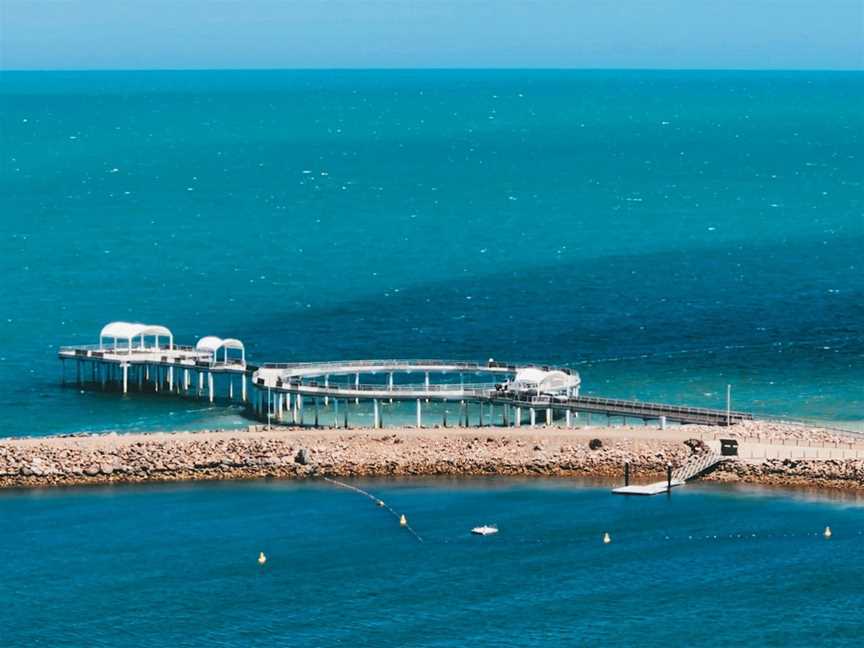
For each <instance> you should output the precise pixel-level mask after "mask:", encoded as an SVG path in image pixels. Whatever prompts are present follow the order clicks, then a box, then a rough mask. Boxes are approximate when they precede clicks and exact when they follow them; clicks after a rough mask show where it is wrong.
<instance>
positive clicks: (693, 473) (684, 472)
mask: <svg viewBox="0 0 864 648" xmlns="http://www.w3.org/2000/svg"><path fill="white" fill-rule="evenodd" d="M723 459H724V457H722V456H721V455H719V454H717V453H715V452H710V451H709V452H705V453H702V454H698V455H693V456H692V457H690V458H689V459H688V460H687V461H686V462H685V463H683V464H682V465H680V466H678V468H676V469H675V470H673V471H672V481H673V482H676V481H677V482H682V483H683V482H686V481H689V480H691V479H693V478H694V477H698V476H699V475H701V474H702V473H704V472H705V471H706V470H708V469H709V468H711V467H712V466H715V465H717V464H718V463H720V462H721V461H723Z"/></svg>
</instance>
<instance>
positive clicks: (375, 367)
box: [58, 322, 753, 428]
mask: <svg viewBox="0 0 864 648" xmlns="http://www.w3.org/2000/svg"><path fill="white" fill-rule="evenodd" d="M58 357H59V359H60V361H61V363H62V369H61V375H62V381H63V382H64V383H67V384H69V383H73V381H72V379H70V378H69V377H68V376H67V363H69V364H71V365H73V366H74V369H75V374H74V384H75V385H76V386H78V387H80V388H84V387H94V388H96V389H102V390H112V391H119V392H121V393H122V394H127V395H128V394H130V393H134V392H150V393H159V394H166V395H175V396H180V397H190V398H201V399H207V400H208V401H209V402H211V403H212V402H214V401H215V400H216V399H217V398H219V399H220V400H222V399H225V398H227V400H228V401H229V402H233V403H241V404H243V405H244V406H245V409H246V412H247V414H248V415H249V416H251V417H253V418H255V419H257V420H260V421H266V422H267V423H268V424H269V423H277V424H292V425H308V424H309V423H312V425H314V426H315V427H318V426H319V425H320V424H321V418H322V414H323V413H324V412H327V415H328V418H329V417H331V416H332V419H330V420H332V426H334V427H339V426H340V424H343V425H344V426H345V427H347V418H346V417H347V410H348V406H349V405H354V406H360V405H361V403H362V404H364V405H365V406H371V410H372V426H373V427H375V428H380V427H382V426H383V421H382V404H383V403H394V402H403V403H405V402H410V403H413V405H414V410H415V412H416V414H415V416H416V426H417V427H418V428H421V427H423V426H424V415H425V414H426V413H427V412H428V411H429V404H430V403H438V404H442V403H443V404H445V408H444V414H443V419H442V420H441V421H436V423H435V424H436V425H437V424H443V426H445V427H446V426H447V423H448V422H447V418H446V416H447V414H446V412H447V408H446V405H450V406H455V407H456V408H457V411H458V414H457V416H458V421H457V422H456V423H457V424H458V425H464V426H465V427H468V426H470V425H472V424H476V425H477V426H479V427H483V426H493V425H494V426H499V425H500V426H505V427H509V426H512V427H520V426H523V425H528V426H532V427H534V426H536V425H538V424H541V425H542V424H545V425H552V424H553V423H554V422H555V421H558V422H559V424H560V423H563V424H564V426H566V427H568V428H569V427H572V426H573V425H575V423H576V420H577V419H578V418H580V417H583V420H584V422H585V424H586V425H591V423H592V416H595V417H596V416H601V417H605V419H606V420H605V422H606V423H607V424H608V423H609V422H610V421H611V420H612V419H613V417H619V418H620V420H621V421H622V422H623V423H626V422H627V421H628V420H638V421H641V422H645V423H648V422H655V423H657V424H659V426H660V427H661V428H665V427H666V425H667V423H677V424H682V425H686V424H695V425H714V426H728V425H733V424H735V423H738V422H740V421H744V420H752V418H753V415H752V414H749V413H746V412H739V411H733V410H731V409H730V408H729V407H727V408H726V409H710V408H699V407H685V406H680V405H671V404H664V403H652V402H644V401H639V400H622V399H614V398H602V397H597V396H583V395H580V393H579V390H580V387H581V378H580V376H579V374H578V372H576V371H574V370H572V369H571V368H569V367H555V366H549V365H537V364H516V363H505V362H499V361H495V360H493V359H489V360H488V361H486V362H467V361H450V360H439V359H426V360H424V359H419V360H398V359H389V360H388V359H382V360H342V361H326V362H297V363H284V362H283V363H279V362H275V363H274V362H267V363H262V364H251V363H248V362H247V359H246V353H245V345H244V344H243V342H242V341H240V340H238V339H236V338H221V337H217V336H205V337H202V338H201V339H199V340H198V341H197V342H196V343H195V344H194V345H178V344H175V342H174V335H173V333H172V332H171V330H170V329H169V328H167V327H165V326H162V325H151V324H141V323H130V322H111V323H109V324H107V325H106V326H104V327H103V328H102V330H101V331H100V333H99V338H98V344H90V345H72V346H63V347H60V349H59V352H58ZM340 406H341V407H342V414H343V418H342V420H340V416H339V413H340ZM439 409H440V407H439ZM310 410H311V414H310ZM424 410H426V412H424ZM310 419H311V420H310ZM451 422H452V421H451ZM427 423H428V421H427Z"/></svg>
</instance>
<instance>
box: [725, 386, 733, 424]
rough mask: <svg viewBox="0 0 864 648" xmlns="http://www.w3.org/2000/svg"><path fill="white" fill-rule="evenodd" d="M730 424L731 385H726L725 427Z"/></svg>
mask: <svg viewBox="0 0 864 648" xmlns="http://www.w3.org/2000/svg"><path fill="white" fill-rule="evenodd" d="M731 424H732V385H726V427H729V426H730V425H731Z"/></svg>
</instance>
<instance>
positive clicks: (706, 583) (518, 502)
mask: <svg viewBox="0 0 864 648" xmlns="http://www.w3.org/2000/svg"><path fill="white" fill-rule="evenodd" d="M359 483H360V485H361V486H364V487H365V488H367V489H369V490H370V491H371V492H372V493H374V494H375V495H376V496H380V497H382V498H383V499H384V500H385V501H386V502H387V503H388V504H389V505H391V506H392V507H393V508H394V509H395V510H396V511H398V512H402V513H404V514H405V515H406V516H407V519H408V521H409V523H410V524H411V526H412V527H413V528H414V529H415V530H416V531H417V533H418V534H419V536H420V538H421V539H422V542H420V541H418V540H417V539H416V538H415V537H414V536H412V535H411V534H410V533H409V532H408V531H407V530H405V529H402V528H400V527H399V524H398V522H397V521H396V519H395V518H394V517H393V516H392V515H390V513H389V512H387V511H386V510H384V509H381V508H378V507H376V506H375V505H374V504H372V503H371V502H370V501H369V500H368V499H366V498H365V497H363V496H361V495H358V494H356V493H352V492H350V491H347V490H344V489H339V488H336V487H333V486H330V485H328V484H323V483H320V482H317V483H285V482H283V483H279V482H270V483H264V482H261V483H244V484H211V485H208V484H196V485H176V486H147V487H123V488H104V489H103V488H81V489H70V490H67V491H63V490H56V491H45V492H20V493H9V492H7V493H5V494H0V509H2V511H3V513H4V515H3V516H2V517H0V520H2V521H0V525H2V526H0V531H2V532H0V555H2V556H3V558H4V577H3V579H0V601H2V606H0V619H2V621H3V624H2V630H0V632H2V643H3V645H8V646H38V645H45V646H81V645H87V646H121V645H123V646H129V645H134V646H146V647H148V648H149V647H152V648H156V647H162V646H165V647H169V646H170V647H173V646H205V645H206V646H225V647H229V646H273V645H292V646H339V645H345V646H382V647H383V646H436V647H442V648H443V647H448V646H454V647H455V646H467V645H471V646H585V645H591V644H595V643H596V644H603V645H627V646H630V645H634V644H638V645H640V646H646V647H648V646H709V645H710V646H717V645H724V646H732V645H759V646H763V645H764V646H814V645H818V646H842V645H856V644H857V643H858V642H859V640H860V636H861V628H862V624H861V619H860V615H859V614H858V610H860V608H861V606H862V604H864V595H862V592H861V587H860V583H861V578H862V576H864V571H862V568H861V565H860V560H859V557H860V547H861V542H862V532H864V516H862V508H861V502H860V501H858V500H843V499H840V500H836V501H831V500H820V499H816V498H809V499H808V498H807V497H805V496H801V495H799V496H786V495H785V494H781V493H767V492H752V491H735V490H728V489H712V488H707V487H694V486H687V487H685V488H682V489H676V490H675V491H674V493H673V494H672V496H671V497H668V498H667V497H665V496H662V497H649V498H625V497H617V496H614V495H610V494H609V492H608V490H606V489H599V488H597V487H590V486H585V485H578V484H574V483H572V482H566V481H562V482H558V481H554V480H535V481H530V480H529V481H522V482H520V481H509V480H498V479H492V480H480V479H478V480H467V481H455V480H454V481H450V480H444V479H438V480H433V481H425V480H418V481H400V482H387V481H380V482H375V481H369V482H359ZM10 518H11V519H12V520H20V521H21V522H20V523H11V524H10V523H8V520H10ZM484 523H497V524H498V527H499V529H500V530H499V533H498V534H497V535H495V536H488V537H477V536H472V535H470V533H469V530H470V529H471V528H472V527H474V526H476V525H478V524H484ZM826 526H830V527H831V530H832V533H833V536H832V537H831V539H830V540H826V539H825V538H824V537H823V530H824V528H825V527H826ZM607 532H608V533H609V534H610V537H611V540H612V542H611V543H610V544H608V545H604V544H603V542H602V537H603V534H604V533H607ZM261 551H263V552H264V553H265V555H266V557H267V562H266V564H265V565H263V566H260V565H259V564H258V562H257V558H258V554H259V552H261Z"/></svg>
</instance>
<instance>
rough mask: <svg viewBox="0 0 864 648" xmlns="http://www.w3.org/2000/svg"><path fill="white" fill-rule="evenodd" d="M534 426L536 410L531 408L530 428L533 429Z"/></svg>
mask: <svg viewBox="0 0 864 648" xmlns="http://www.w3.org/2000/svg"><path fill="white" fill-rule="evenodd" d="M536 425H537V410H535V409H534V408H533V407H532V408H531V427H534V426H536Z"/></svg>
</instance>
